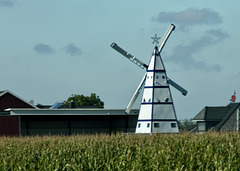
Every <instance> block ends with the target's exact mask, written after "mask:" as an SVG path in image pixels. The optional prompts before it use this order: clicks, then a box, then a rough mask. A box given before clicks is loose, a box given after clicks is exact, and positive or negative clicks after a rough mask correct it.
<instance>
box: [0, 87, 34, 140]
mask: <svg viewBox="0 0 240 171" xmlns="http://www.w3.org/2000/svg"><path fill="white" fill-rule="evenodd" d="M8 108H37V107H36V106H34V105H33V104H31V103H29V102H27V101H25V100H24V99H22V98H20V97H18V96H17V95H15V94H14V93H12V92H11V91H8V90H5V91H0V136H18V135H19V116H9V114H8V113H7V112H5V111H4V110H5V109H8Z"/></svg>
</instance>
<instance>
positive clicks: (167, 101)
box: [111, 24, 187, 133]
mask: <svg viewBox="0 0 240 171" xmlns="http://www.w3.org/2000/svg"><path fill="white" fill-rule="evenodd" d="M174 29H175V25H173V24H171V25H170V26H169V28H168V30H167V32H166V34H165V36H164V38H163V39H162V42H161V43H160V45H159V47H157V46H155V48H154V51H153V54H152V57H151V60H150V63H149V65H146V64H145V63H143V62H141V61H140V60H139V59H137V58H136V57H134V56H132V55H131V54H130V53H128V52H126V51H125V50H123V49H122V48H120V47H119V46H118V45H117V44H116V43H112V44H111V47H112V48H113V49H115V50H116V51H118V52H119V53H121V54H122V55H123V56H125V57H127V58H128V59H129V60H131V61H132V62H134V63H135V64H137V65H138V66H139V67H141V68H146V69H147V72H146V73H145V75H144V77H143V79H142V81H141V83H140V84H139V86H138V88H137V90H136V91H135V93H134V95H133V97H132V99H131V101H130V102H129V104H128V106H127V108H126V110H125V112H126V113H129V112H130V110H131V107H132V106H133V104H134V102H135V101H136V99H137V97H138V95H139V93H140V91H141V89H142V88H143V85H144V83H145V86H144V90H143V97H142V101H141V107H140V112H139V116H138V121H137V126H136V133H178V132H179V128H178V123H177V117H176V112H175V108H174V104H173V100H172V95H171V91H170V87H169V84H170V85H172V86H173V87H175V88H176V89H177V90H179V91H180V92H181V93H182V94H183V95H186V94H187V91H186V90H185V89H184V88H182V87H181V86H179V85H178V84H177V83H175V82H174V81H172V80H171V79H170V78H168V77H167V74H166V70H165V67H164V64H163V62H162V59H161V56H160V53H161V51H162V49H163V47H164V45H165V43H166V41H167V39H168V37H169V36H170V34H171V32H172V31H173V30H174ZM158 39H159V38H157V35H155V37H154V38H153V40H154V42H157V43H158Z"/></svg>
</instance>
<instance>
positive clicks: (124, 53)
mask: <svg viewBox="0 0 240 171" xmlns="http://www.w3.org/2000/svg"><path fill="white" fill-rule="evenodd" d="M111 47H112V48H113V49H115V50H116V51H118V52H119V53H121V54H122V55H123V56H125V57H126V58H128V59H129V60H130V61H132V62H133V63H135V64H136V65H137V66H139V67H140V68H142V69H144V68H147V67H148V65H146V64H145V63H143V62H142V61H140V60H139V59H137V58H136V57H134V56H132V55H131V54H130V53H128V52H126V51H125V50H123V49H122V48H121V47H119V46H118V45H117V44H116V43H112V44H111Z"/></svg>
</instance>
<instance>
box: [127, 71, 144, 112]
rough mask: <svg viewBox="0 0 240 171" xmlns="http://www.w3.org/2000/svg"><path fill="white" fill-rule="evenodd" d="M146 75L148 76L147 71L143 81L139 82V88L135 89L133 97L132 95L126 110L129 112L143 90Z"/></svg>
mask: <svg viewBox="0 0 240 171" xmlns="http://www.w3.org/2000/svg"><path fill="white" fill-rule="evenodd" d="M146 76H147V73H146V74H145V75H144V76H143V79H142V81H141V82H140V84H139V86H138V88H137V90H136V91H135V93H134V94H133V97H132V99H131V100H130V102H129V104H128V106H127V108H126V110H125V112H126V113H127V114H129V112H130V110H131V108H132V106H133V105H134V103H135V101H136V99H137V97H138V95H139V94H140V92H141V90H142V87H143V84H144V82H145V80H146Z"/></svg>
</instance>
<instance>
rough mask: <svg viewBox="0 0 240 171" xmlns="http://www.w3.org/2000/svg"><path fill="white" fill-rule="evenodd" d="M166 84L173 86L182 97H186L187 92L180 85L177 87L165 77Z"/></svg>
mask: <svg viewBox="0 0 240 171" xmlns="http://www.w3.org/2000/svg"><path fill="white" fill-rule="evenodd" d="M167 82H168V83H169V84H170V85H171V86H173V87H174V88H176V89H177V90H179V91H180V92H181V93H182V94H183V95H184V96H186V95H187V90H185V89H184V88H182V87H181V86H180V85H178V84H177V83H175V82H174V81H173V80H171V79H170V78H168V77H167Z"/></svg>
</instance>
